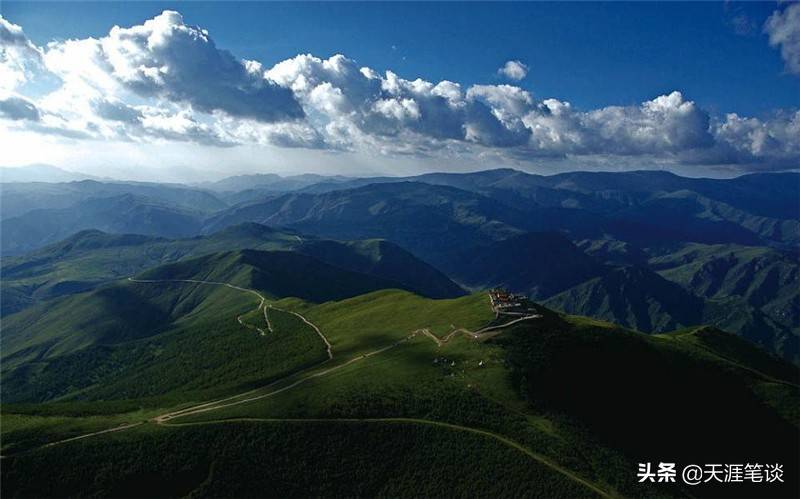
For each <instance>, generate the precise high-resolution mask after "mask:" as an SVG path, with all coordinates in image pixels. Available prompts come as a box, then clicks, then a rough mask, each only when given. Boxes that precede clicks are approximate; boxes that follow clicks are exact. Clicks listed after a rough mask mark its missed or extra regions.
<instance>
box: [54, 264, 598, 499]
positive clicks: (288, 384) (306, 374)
mask: <svg viewBox="0 0 800 499" xmlns="http://www.w3.org/2000/svg"><path fill="white" fill-rule="evenodd" d="M128 280H129V281H130V282H134V283H141V284H158V283H172V282H183V283H192V284H205V285H217V286H225V287H228V288H231V289H235V290H238V291H242V292H246V293H251V294H253V295H255V296H257V297H258V298H259V305H258V308H257V310H263V314H264V321H265V323H266V325H267V330H268V331H270V332H274V331H273V328H272V325H271V323H270V320H269V315H268V313H267V310H268V309H273V310H277V311H280V312H285V313H290V314H293V315H295V316H296V317H298V318H299V319H300V320H302V321H303V322H304V323H306V324H307V325H308V326H309V327H311V328H312V329H313V330H314V331H315V332H316V334H317V335H318V336H319V337H320V339H322V341H323V342H324V343H325V347H326V352H327V358H326V359H325V360H323V361H322V362H319V363H317V364H315V365H314V366H311V367H309V368H306V369H304V370H303V371H300V372H299V373H294V374H290V375H288V376H286V377H284V378H281V379H279V380H276V381H274V382H272V383H269V384H268V385H266V386H263V387H260V388H257V389H255V390H250V391H247V392H244V393H240V394H238V395H233V396H231V397H227V398H223V399H219V400H215V401H211V402H206V403H203V404H199V405H194V406H191V407H187V408H184V409H180V410H177V411H171V412H168V413H165V414H161V415H159V416H156V417H154V418H152V419H151V421H152V422H153V423H156V424H159V425H164V426H184V425H202V424H218V423H222V422H229V421H242V420H245V421H263V422H329V423H333V422H368V423H414V424H421V425H431V426H437V427H441V428H448V429H451V430H456V431H463V432H469V433H473V434H478V435H482V436H484V437H489V438H492V439H495V440H497V441H499V442H501V443H503V444H505V445H507V446H509V447H511V448H513V449H516V450H517V451H520V452H522V453H524V454H526V455H527V456H529V457H531V458H533V459H534V460H536V461H537V462H539V463H541V464H543V465H544V466H547V467H549V468H551V469H552V470H554V471H556V472H558V473H561V474H562V475H564V476H566V477H567V478H569V479H571V480H573V481H575V482H577V483H579V484H581V485H583V486H585V487H587V488H588V489H590V490H591V491H593V492H595V493H597V494H598V495H600V496H601V497H613V496H610V495H609V494H608V493H607V492H606V491H604V490H603V489H601V488H599V487H597V486H596V485H594V484H593V483H591V482H589V481H587V480H585V479H583V478H581V477H580V476H578V475H576V474H574V473H572V472H571V471H569V470H567V469H565V468H562V467H561V466H559V465H557V464H555V463H554V462H552V461H551V460H550V459H548V458H547V457H545V456H543V455H541V454H538V453H535V452H533V451H531V450H530V449H528V448H526V447H524V446H522V445H520V444H518V443H516V442H514V441H513V440H510V439H508V438H506V437H504V436H502V435H500V434H497V433H493V432H490V431H486V430H480V429H477V428H471V427H467V426H460V425H455V424H451V423H443V422H439V421H431V420H426V419H415V418H364V419H316V418H310V419H264V418H239V419H230V420H211V421H203V422H186V423H178V422H170V420H172V419H174V418H179V417H184V416H190V415H195V414H201V413H206V412H210V411H215V410H219V409H223V408H226V407H231V406H234V405H239V404H244V403H248V402H252V401H255V400H260V399H263V398H267V397H271V396H274V395H278V394H280V393H283V392H285V391H287V390H290V389H292V388H295V387H297V386H299V385H302V384H303V383H306V382H308V381H310V380H313V379H315V378H319V377H322V376H326V375H328V374H330V373H332V372H335V371H337V370H339V369H342V368H344V367H346V366H349V365H351V364H353V363H355V362H359V361H361V360H364V359H367V358H369V357H371V356H373V355H378V354H380V353H383V352H386V351H387V350H390V349H392V348H395V347H397V346H399V345H401V344H403V343H405V342H407V341H409V340H411V339H412V338H415V337H416V336H417V335H420V334H421V335H423V336H425V337H428V338H429V339H431V340H433V341H434V342H435V343H436V344H437V345H438V346H442V345H444V344H445V343H447V342H448V341H450V340H451V339H452V338H453V337H454V336H455V335H456V334H465V335H467V336H469V337H471V338H473V339H481V338H484V337H487V336H490V335H494V334H497V333H498V332H499V331H501V330H502V329H504V328H507V327H509V326H512V325H514V324H516V323H519V322H522V321H526V320H531V319H536V318H539V317H540V316H538V315H535V314H531V315H525V316H522V317H519V318H516V319H514V320H511V321H509V322H507V323H504V324H498V325H494V326H489V327H485V328H482V329H479V330H477V331H469V330H467V329H464V328H454V329H453V330H452V331H450V332H449V333H448V334H447V335H446V336H444V337H443V338H439V337H437V336H436V335H434V334H433V333H431V332H430V330H429V329H427V328H422V329H418V330H416V331H413V332H412V333H410V334H409V335H408V336H405V337H403V338H401V339H400V340H398V341H396V342H394V343H392V344H389V345H387V346H385V347H382V348H379V349H377V350H373V351H370V352H367V353H364V354H361V355H358V356H356V357H353V358H352V359H348V360H347V361H345V362H343V363H341V364H338V365H335V366H332V367H330V368H328V369H324V370H318V369H319V368H320V367H322V366H323V365H324V364H326V363H328V362H330V361H332V360H333V359H334V353H333V348H332V346H331V343H330V341H328V338H326V337H325V335H324V334H323V333H322V331H321V330H320V329H319V327H318V326H317V325H316V324H314V323H312V322H311V321H309V320H308V319H307V318H305V317H304V316H302V315H301V314H299V313H297V312H293V311H291V310H283V309H279V308H277V307H273V306H272V305H271V304H268V303H267V301H266V298H264V296H263V295H262V294H261V293H259V292H258V291H256V290H253V289H248V288H243V287H240V286H236V285H233V284H230V283H226V282H218V281H205V280H198V279H157V280H156V279H134V278H133V277H129V278H128ZM498 316H499V314H498ZM241 317H242V316H238V317H237V318H236V320H237V321H238V322H239V323H240V324H242V325H243V326H246V327H255V326H250V325H248V324H245V323H244V322H243V321H242V318H241ZM255 328H256V329H257V330H258V331H259V332H260V333H261V334H262V335H265V334H266V333H265V332H264V330H262V329H261V328H258V327H255ZM314 370H316V371H314ZM273 387H274V388H275V389H274V390H270V391H267V392H266V393H260V392H264V390H268V389H270V388H273ZM143 423H144V421H140V422H136V423H131V424H125V425H120V426H117V427H114V428H109V429H106V430H101V431H96V432H92V433H87V434H84V435H79V436H75V437H71V438H67V439H64V440H59V441H56V442H51V443H48V444H46V445H44V446H42V447H43V448H44V447H52V446H55V445H59V444H63V443H67V442H73V441H76V440H81V439H85V438H89V437H93V436H97V435H103V434H108V433H114V432H119V431H125V430H128V429H130V428H134V427H137V426H139V425H141V424H143Z"/></svg>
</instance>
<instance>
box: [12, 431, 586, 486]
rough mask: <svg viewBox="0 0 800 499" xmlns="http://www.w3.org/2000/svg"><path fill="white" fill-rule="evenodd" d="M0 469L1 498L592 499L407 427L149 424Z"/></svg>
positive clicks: (526, 460) (514, 461)
mask: <svg viewBox="0 0 800 499" xmlns="http://www.w3.org/2000/svg"><path fill="white" fill-rule="evenodd" d="M378 456H380V458H379V459H377V457H378ZM65 462H69V463H70V466H63V463H65ZM3 464H4V467H3V481H2V493H3V496H4V497H15V496H26V497H30V496H37V497H43V496H52V495H59V496H61V495H94V496H119V495H121V494H125V495H129V496H137V497H164V496H185V495H190V494H191V495H193V496H224V497H252V496H263V495H265V494H267V495H270V496H276V497H295V496H302V497H308V496H324V497H341V496H358V497H362V496H365V497H407V496H427V497H443V496H448V497H452V496H471V497H474V496H488V497H497V496H502V497H521V496H539V497H592V496H594V494H593V493H592V491H591V490H590V489H588V488H586V487H584V486H582V485H580V484H577V483H575V482H573V481H571V480H569V479H568V478H565V477H564V476H563V475H562V474H560V473H558V472H555V471H553V470H552V469H550V468H548V467H546V466H544V465H542V464H540V463H539V462H537V461H536V460H534V459H532V458H531V457H529V456H527V455H526V454H524V453H523V452H520V451H519V450H517V449H514V448H513V447H509V446H507V445H504V444H502V443H500V442H498V441H497V440H495V439H493V438H491V437H488V436H484V435H480V434H476V433H472V432H465V431H459V430H456V429H451V428H446V427H441V426H432V425H426V424H415V423H412V422H393V423H389V422H355V421H354V422H316V423H303V422H294V423H293V422H231V423H224V424H212V425H203V426H195V427H184V428H169V429H167V428H159V427H149V426H148V427H139V428H135V429H133V430H130V431H128V432H125V433H118V434H114V435H106V436H102V437H97V438H95V439H92V440H85V441H81V442H75V443H69V444H65V445H63V446H58V447H54V448H51V449H46V450H44V451H37V452H33V453H31V454H27V455H23V456H19V457H16V458H11V459H8V460H7V461H5V462H4V463H3Z"/></svg>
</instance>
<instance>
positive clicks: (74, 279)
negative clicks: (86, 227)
mask: <svg viewBox="0 0 800 499" xmlns="http://www.w3.org/2000/svg"><path fill="white" fill-rule="evenodd" d="M239 249H257V250H270V251H272V250H291V251H295V252H298V253H302V254H305V255H308V256H312V257H314V258H316V259H317V260H321V261H323V262H326V263H329V264H331V265H334V266H336V267H340V268H343V269H346V270H351V271H354V272H360V273H366V274H371V275H374V276H376V277H380V278H383V279H388V280H390V281H394V285H393V286H391V287H399V288H405V289H410V290H413V291H414V292H416V293H418V294H421V295H423V296H429V297H433V298H449V297H454V296H460V295H462V294H463V293H464V292H463V291H462V290H461V289H460V288H459V287H458V286H457V285H456V284H454V283H453V282H452V281H451V280H450V279H448V278H447V277H446V276H445V275H444V274H442V273H441V272H439V271H437V270H436V269H434V268H432V267H431V266H429V265H428V264H426V263H424V262H422V261H421V260H419V259H417V258H416V257H414V256H413V255H412V254H410V253H408V252H406V251H405V250H403V249H401V248H399V247H398V246H396V245H394V244H392V243H389V242H387V241H382V240H368V241H331V240H322V239H317V238H313V237H309V236H301V235H299V234H297V233H295V232H292V231H287V230H277V229H273V228H270V227H266V226H264V225H258V224H241V225H237V226H232V227H228V228H227V229H224V230H222V231H220V232H218V233H215V234H212V235H209V236H205V237H193V238H188V239H179V240H170V239H163V238H156V237H148V236H141V235H133V234H108V233H104V232H100V231H97V230H90V231H83V232H79V233H77V234H74V235H73V236H70V237H69V238H67V239H64V240H63V241H60V242H58V243H55V244H53V245H50V246H48V247H46V248H43V249H41V250H38V251H35V252H32V253H30V254H27V255H24V256H19V257H5V258H3V260H2V266H3V280H2V283H0V294H1V297H2V300H0V302H1V303H0V305H1V306H2V315H8V314H11V313H14V312H18V311H19V310H22V309H24V308H26V307H28V306H30V305H32V304H34V303H36V302H37V301H43V300H47V299H50V298H54V297H58V296H63V295H68V294H74V293H79V292H82V291H87V290H90V289H93V288H95V287H97V286H99V285H101V284H103V283H106V282H109V281H113V280H117V279H120V278H123V277H128V276H131V275H134V274H138V273H139V272H142V271H144V270H146V269H148V268H151V267H154V266H157V265H161V264H164V263H170V262H175V261H178V260H182V259H188V258H192V257H197V256H202V255H208V254H211V253H216V252H221V251H232V250H239Z"/></svg>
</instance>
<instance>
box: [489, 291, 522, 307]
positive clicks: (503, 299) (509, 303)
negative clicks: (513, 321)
mask: <svg viewBox="0 0 800 499" xmlns="http://www.w3.org/2000/svg"><path fill="white" fill-rule="evenodd" d="M489 300H491V302H492V308H494V309H495V310H497V311H498V312H502V311H504V310H509V309H515V308H520V307H522V306H524V305H525V304H526V303H527V301H528V299H527V297H525V296H524V295H517V294H514V293H509V292H508V291H506V290H505V289H502V288H495V289H491V290H489Z"/></svg>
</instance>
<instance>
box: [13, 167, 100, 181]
mask: <svg viewBox="0 0 800 499" xmlns="http://www.w3.org/2000/svg"><path fill="white" fill-rule="evenodd" d="M76 180H100V178H99V177H95V176H93V175H87V174H85V173H80V172H72V171H67V170H63V169H61V168H57V167H55V166H52V165H27V166H17V167H3V168H0V182H2V183H8V182H73V181H76Z"/></svg>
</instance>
